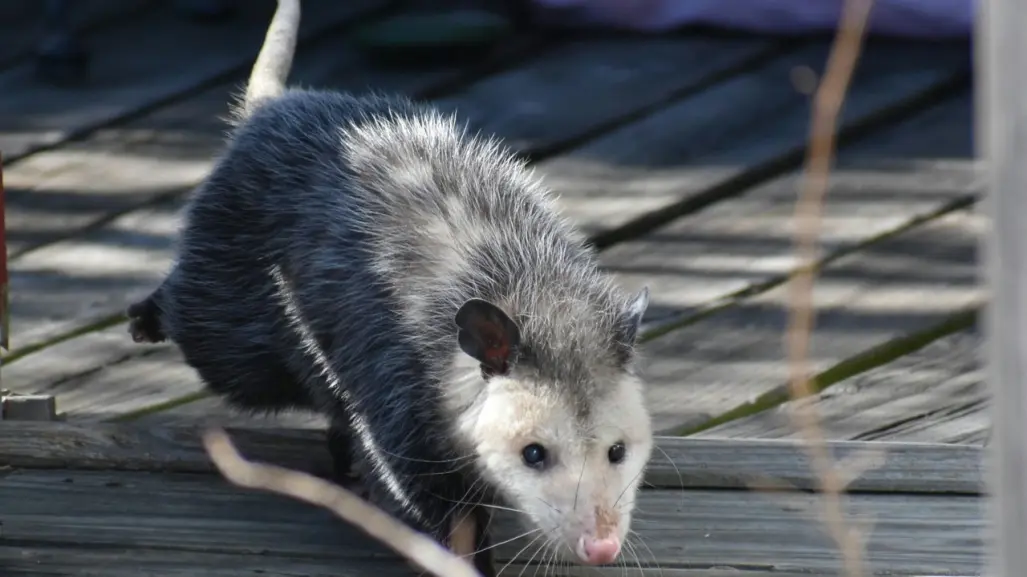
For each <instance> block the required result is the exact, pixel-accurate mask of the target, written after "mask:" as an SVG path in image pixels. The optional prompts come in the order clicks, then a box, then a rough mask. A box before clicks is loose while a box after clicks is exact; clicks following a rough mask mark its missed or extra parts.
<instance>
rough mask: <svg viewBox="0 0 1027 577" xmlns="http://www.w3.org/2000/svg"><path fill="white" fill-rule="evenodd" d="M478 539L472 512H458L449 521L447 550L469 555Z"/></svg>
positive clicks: (472, 553)
mask: <svg viewBox="0 0 1027 577" xmlns="http://www.w3.org/2000/svg"><path fill="white" fill-rule="evenodd" d="M477 540H478V522H477V519H476V518H475V515H474V512H472V511H465V512H458V513H456V514H455V515H453V519H452V521H451V522H450V531H449V550H450V551H452V552H453V553H454V554H455V555H458V556H460V557H471V556H472V555H474V551H475V549H476V547H475V544H476V542H477Z"/></svg>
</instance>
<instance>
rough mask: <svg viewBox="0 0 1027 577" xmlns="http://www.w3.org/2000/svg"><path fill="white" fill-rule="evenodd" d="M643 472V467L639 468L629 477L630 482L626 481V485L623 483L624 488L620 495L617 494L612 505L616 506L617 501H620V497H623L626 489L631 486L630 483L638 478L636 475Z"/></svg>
mask: <svg viewBox="0 0 1027 577" xmlns="http://www.w3.org/2000/svg"><path fill="white" fill-rule="evenodd" d="M644 472H645V469H639V470H638V472H637V473H635V476H634V477H632V478H631V481H630V482H628V483H627V484H626V485H624V490H623V491H621V492H620V495H617V500H616V501H614V502H613V506H614V507H616V506H617V503H620V500H621V498H623V497H624V494H625V493H627V492H628V489H630V488H631V485H632V484H633V483H634V482H635V480H636V479H638V477H639V476H640V475H641V474H642V473H644Z"/></svg>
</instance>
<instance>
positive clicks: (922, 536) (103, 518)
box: [0, 470, 984, 575]
mask: <svg viewBox="0 0 1027 577" xmlns="http://www.w3.org/2000/svg"><path fill="white" fill-rule="evenodd" d="M41 494H45V495H46V496H47V498H46V499H39V498H38V497H39V495H41ZM818 499H819V497H818V496H817V495H813V494H809V493H796V492H792V493H776V494H763V493H759V492H752V491H709V490H690V491H680V492H676V491H643V492H642V493H641V494H640V495H639V498H638V502H637V503H638V504H637V507H638V509H637V516H636V518H635V522H634V528H635V530H636V531H637V533H638V536H637V537H635V538H634V539H633V541H635V543H634V545H635V546H636V548H637V550H638V551H639V552H640V554H639V557H640V561H641V563H642V564H643V566H650V567H655V566H659V567H668V568H698V567H706V566H711V565H712V566H721V567H752V568H755V567H762V568H767V569H782V570H791V571H795V572H801V571H811V572H824V573H826V572H831V571H840V569H841V567H840V562H841V561H840V559H839V555H838V553H837V551H836V549H835V547H834V545H833V543H832V542H831V540H830V538H829V537H828V536H827V534H826V532H825V531H824V528H823V526H822V525H821V524H820V521H819V520H818V519H817V517H816V515H817V509H816V508H815V507H816V506H817V500H818ZM982 503H983V500H982V499H981V498H979V497H955V496H930V495H919V496H907V495H888V494H874V495H852V496H850V497H849V498H848V499H847V507H848V509H849V511H850V515H851V517H852V518H853V519H868V518H872V519H873V526H872V528H873V531H872V533H871V534H870V536H869V539H868V543H867V557H868V565H869V567H870V568H871V569H872V570H873V571H874V572H875V573H881V574H885V573H887V574H899V575H903V574H905V575H966V574H976V573H978V572H979V571H980V570H981V563H982V562H983V558H982V552H981V550H982V543H981V541H982V534H981V530H982V528H983V526H984V521H983V519H982V511H981V508H982ZM0 511H2V512H3V513H2V514H0V515H2V520H3V525H4V537H5V539H11V540H13V541H15V542H31V543H33V544H36V545H54V546H58V545H60V544H62V543H72V544H76V545H82V546H93V547H151V548H160V549H166V550H177V551H181V552H183V553H187V552H203V553H211V554H219V553H221V554H224V553H243V552H262V553H264V554H270V555H278V556H284V555H293V556H298V557H302V558H304V559H336V560H339V561H345V562H351V561H356V562H358V563H360V562H364V561H365V560H370V561H374V560H382V559H390V558H394V556H393V555H392V554H391V553H390V552H389V551H388V550H386V549H385V547H384V546H382V545H379V544H377V543H374V542H372V541H371V539H369V538H368V537H365V536H364V535H362V534H359V533H358V532H357V531H356V530H355V529H354V528H352V527H351V526H349V525H347V524H345V523H342V522H340V521H337V520H336V519H334V518H333V517H331V515H330V514H329V513H328V512H327V511H324V510H321V509H319V508H315V507H313V506H310V505H307V504H305V503H301V502H297V501H293V500H290V499H286V498H283V497H279V496H276V495H269V494H265V493H260V492H255V491H243V490H239V489H238V488H236V487H232V486H230V485H228V484H227V483H225V482H224V481H222V480H221V479H219V478H218V477H216V476H214V475H173V474H161V475H154V474H145V473H135V474H133V473H114V474H112V473H108V472H79V471H61V470H55V471H14V472H12V473H10V474H9V475H7V476H6V477H4V478H3V479H0ZM858 522H859V521H857V523H858ZM494 527H495V529H496V535H495V536H496V540H497V543H498V542H501V541H505V540H507V539H509V538H511V537H514V536H516V535H518V534H519V533H521V531H520V530H519V528H517V527H516V526H515V524H514V523H512V522H511V519H510V518H509V516H508V515H501V516H500V519H498V520H497V522H496V523H494ZM641 543H644V545H642V544H641ZM522 547H523V544H522V543H519V542H516V541H514V542H510V543H506V544H504V545H500V546H498V547H496V552H497V555H496V556H497V558H498V559H500V560H506V559H510V558H511V557H513V556H514V555H517V557H518V558H520V559H527V558H529V557H530V553H531V551H528V552H526V553H520V554H518V551H519V550H520V549H522ZM650 550H651V551H652V554H651V555H650V554H648V553H647V552H648V551H650Z"/></svg>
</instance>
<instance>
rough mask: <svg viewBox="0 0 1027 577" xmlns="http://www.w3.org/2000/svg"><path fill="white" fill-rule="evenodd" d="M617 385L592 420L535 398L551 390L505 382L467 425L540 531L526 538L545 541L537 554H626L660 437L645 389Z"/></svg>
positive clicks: (571, 557) (495, 475)
mask: <svg viewBox="0 0 1027 577" xmlns="http://www.w3.org/2000/svg"><path fill="white" fill-rule="evenodd" d="M611 378H613V379H615V380H614V381H613V382H612V383H610V387H608V389H607V390H608V391H609V392H608V393H607V394H606V395H605V396H604V397H603V398H600V399H597V400H596V403H595V404H594V405H593V406H592V407H591V409H590V412H589V415H588V417H587V418H588V422H581V419H580V418H578V417H577V416H576V415H575V414H574V410H573V407H569V406H568V405H567V401H566V399H563V398H558V397H556V396H555V395H553V396H540V395H541V393H535V392H533V391H544V390H546V387H534V386H531V384H530V383H523V382H518V381H517V380H515V379H512V378H507V377H503V376H495V377H493V378H491V379H489V380H488V382H487V384H486V387H487V389H486V394H485V395H482V396H481V397H479V400H480V401H479V403H476V405H477V406H476V407H475V408H474V409H472V410H470V411H468V412H467V413H465V414H464V418H463V419H461V422H460V423H459V428H460V429H462V431H461V432H462V433H463V435H462V436H464V438H465V439H472V440H473V441H472V444H473V445H474V449H475V452H476V453H477V455H478V458H479V461H480V464H481V467H482V469H483V472H484V475H485V476H486V477H487V479H488V480H489V481H490V482H491V483H493V485H494V486H496V487H497V488H499V490H500V492H501V493H502V495H503V496H504V497H505V498H506V500H507V501H508V503H509V505H510V507H511V508H513V509H516V510H518V511H519V512H520V513H522V514H523V515H524V517H525V518H524V519H523V521H525V525H526V528H527V530H532V529H539V530H540V531H536V532H535V533H532V534H529V535H527V536H526V537H525V538H524V539H523V540H524V544H527V542H528V541H530V540H531V539H535V538H536V537H539V539H538V540H537V541H536V544H535V545H532V549H534V547H536V546H537V545H539V544H542V543H549V546H550V548H551V549H552V548H555V549H557V550H558V551H559V553H561V554H562V556H563V557H564V559H566V560H568V561H574V562H577V563H584V564H606V563H610V562H613V561H615V559H616V558H617V557H618V556H619V552H620V550H621V548H622V547H623V544H624V542H625V540H626V538H627V535H628V531H629V528H630V525H631V516H632V511H633V509H634V506H635V498H636V494H637V489H638V486H639V485H640V484H641V481H642V476H643V470H644V467H645V465H646V463H647V461H648V460H649V456H650V452H651V450H652V443H653V440H652V429H651V424H650V420H649V414H648V412H647V410H646V408H645V404H644V403H645V401H644V397H643V393H642V388H641V385H640V383H639V382H638V381H637V380H635V379H634V378H632V377H630V376H628V375H623V374H621V375H617V376H616V377H613V376H612V375H611ZM540 532H541V533H543V535H542V536H540V535H539V533H540ZM551 549H550V550H551ZM531 552H532V553H533V552H534V550H532V551H531Z"/></svg>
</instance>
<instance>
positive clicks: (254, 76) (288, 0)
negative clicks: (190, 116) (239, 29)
mask: <svg viewBox="0 0 1027 577" xmlns="http://www.w3.org/2000/svg"><path fill="white" fill-rule="evenodd" d="M299 27H300V0H278V7H277V8H276V9H275V15H274V17H273V18H272V19H271V24H269V25H268V27H267V34H265V35H264V44H263V45H262V46H261V47H260V53H258V54H257V60H256V61H255V62H254V63H253V70H252V71H251V72H250V79H249V81H248V82H247V84H246V93H245V95H244V96H243V99H242V102H241V103H240V104H239V106H238V110H237V111H236V114H237V116H240V117H245V116H248V115H249V114H250V113H251V112H252V111H253V109H254V108H255V107H256V105H257V103H258V102H259V101H261V100H263V99H265V98H274V97H276V96H278V95H280V94H282V92H284V91H285V82H286V79H288V77H289V71H290V70H291V69H292V58H293V54H294V53H295V52H296V38H297V36H298V35H299Z"/></svg>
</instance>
